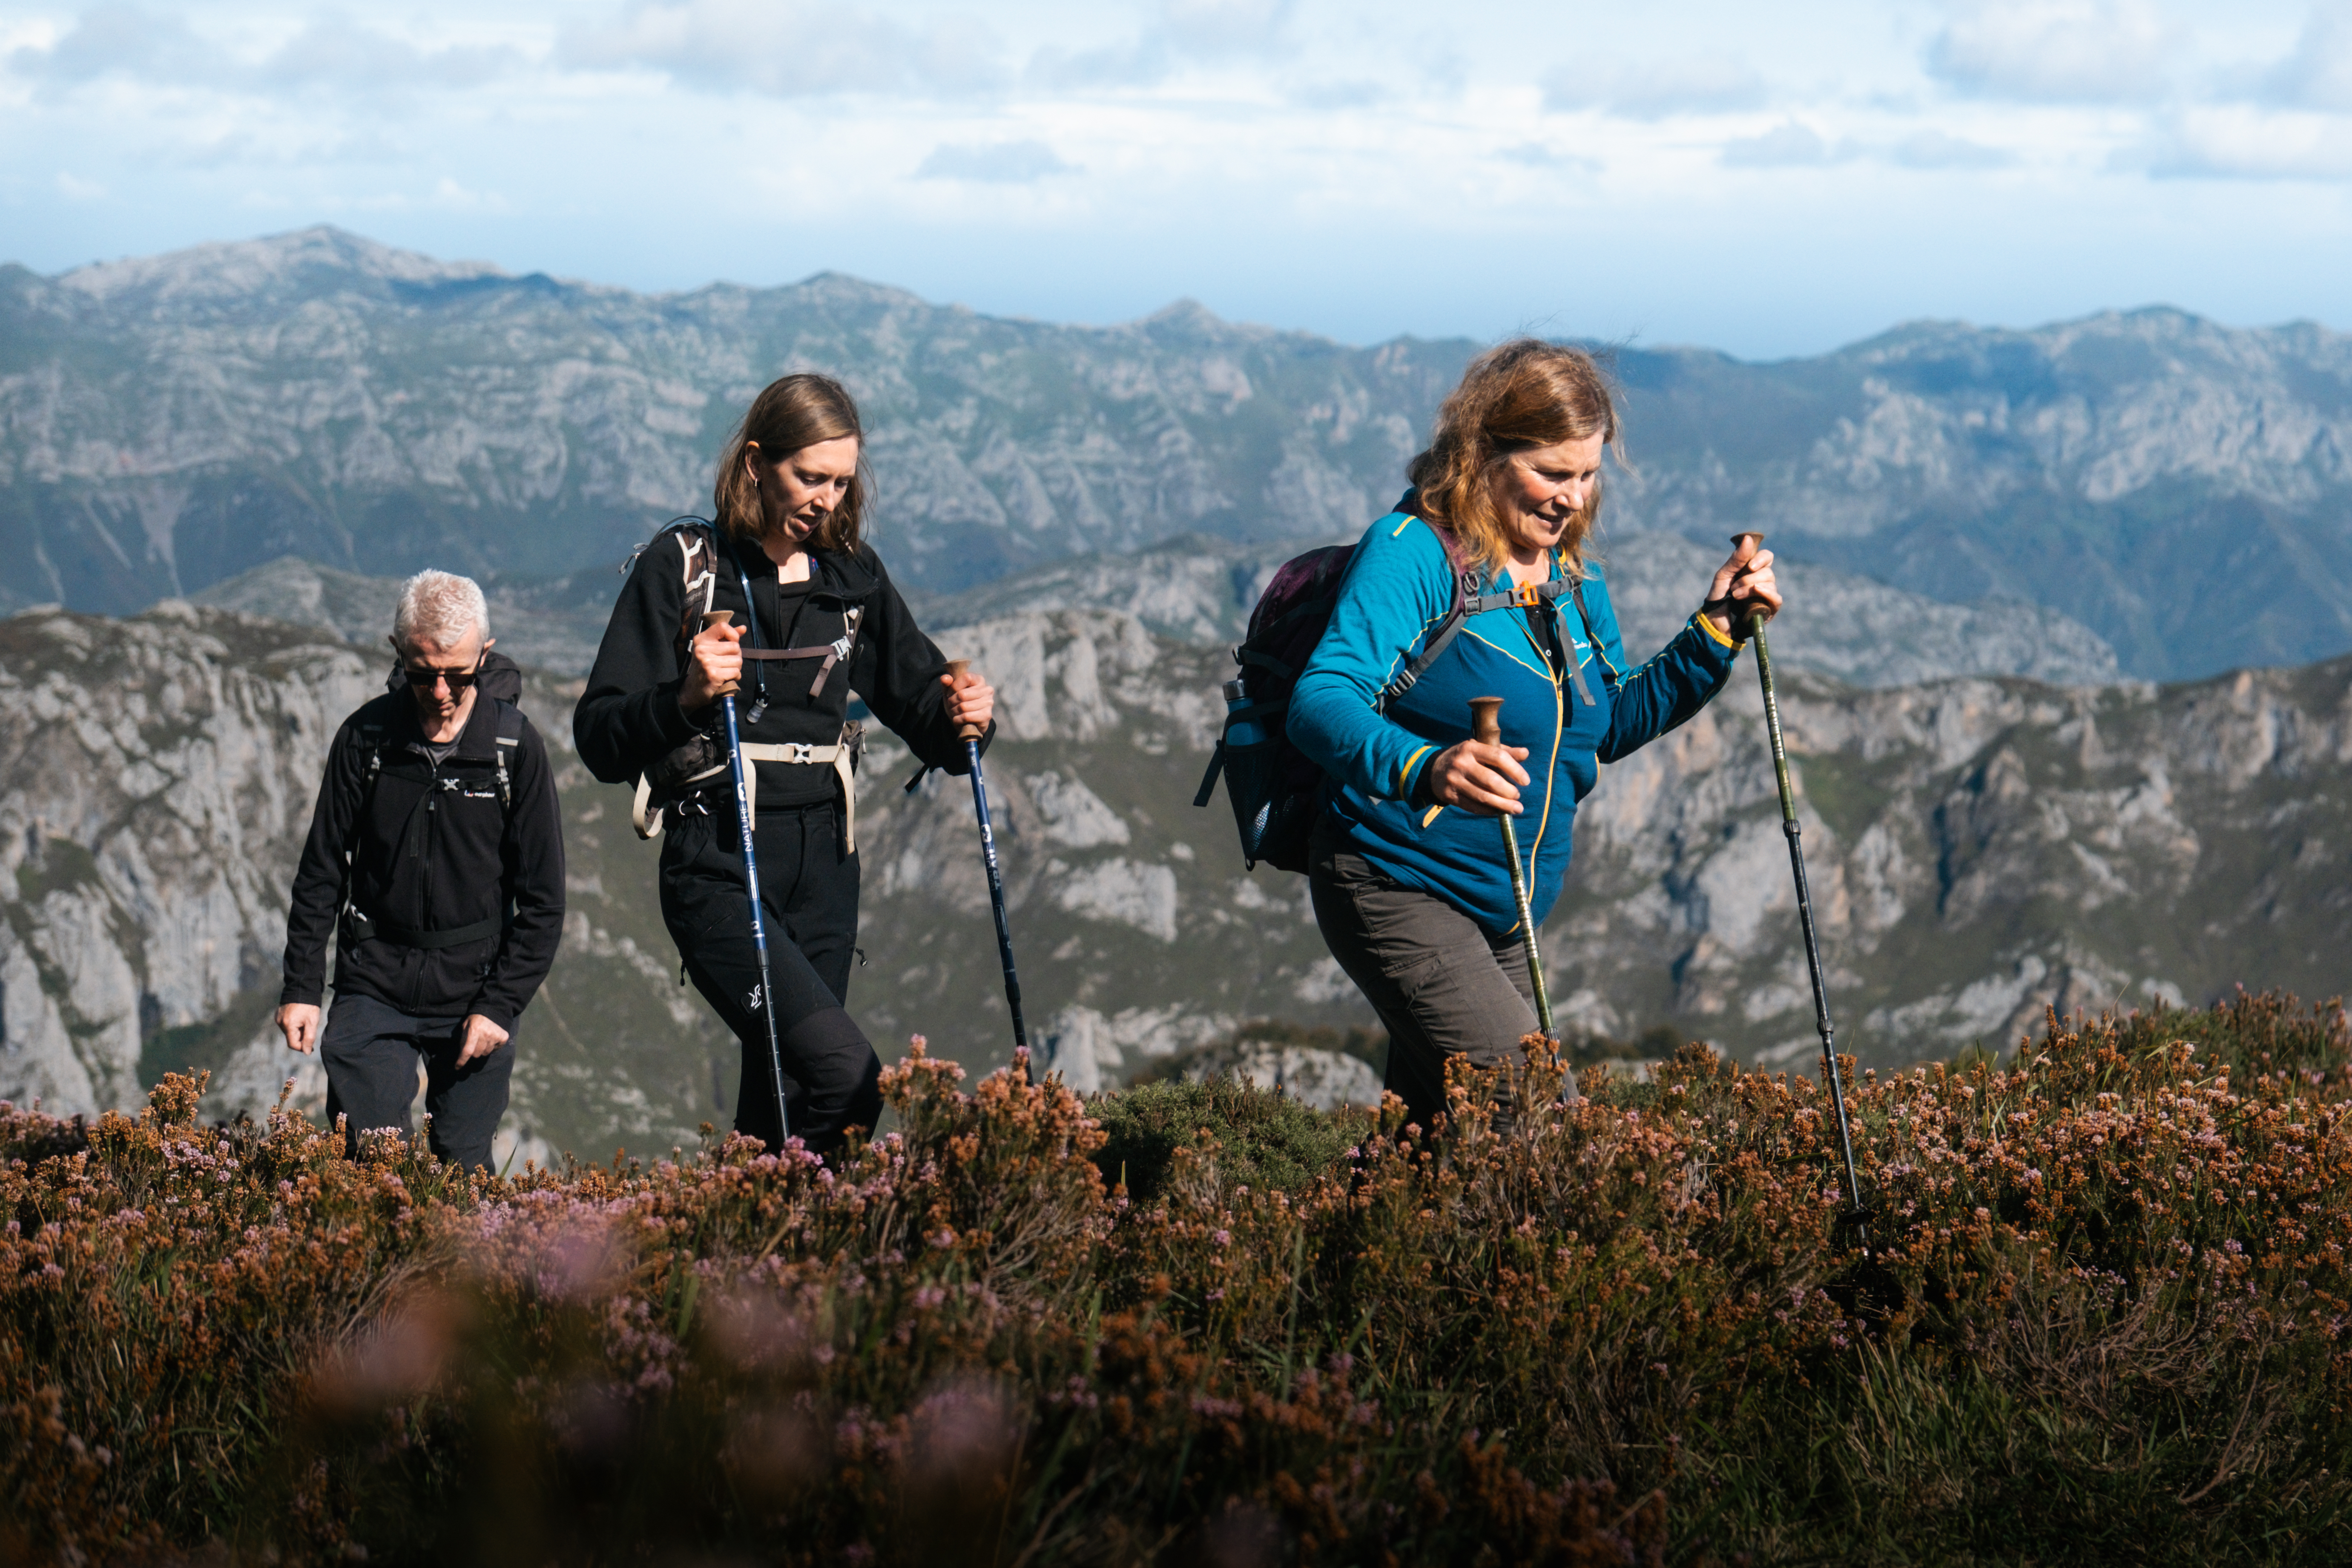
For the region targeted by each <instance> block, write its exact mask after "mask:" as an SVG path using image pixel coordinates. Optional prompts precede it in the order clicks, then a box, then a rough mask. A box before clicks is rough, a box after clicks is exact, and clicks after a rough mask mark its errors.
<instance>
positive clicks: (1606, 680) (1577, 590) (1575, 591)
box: [1568, 577, 1617, 691]
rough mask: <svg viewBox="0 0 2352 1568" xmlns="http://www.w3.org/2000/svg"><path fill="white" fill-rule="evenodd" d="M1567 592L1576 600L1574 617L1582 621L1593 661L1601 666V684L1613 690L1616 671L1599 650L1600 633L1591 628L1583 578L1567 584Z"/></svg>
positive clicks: (1585, 638)
mask: <svg viewBox="0 0 2352 1568" xmlns="http://www.w3.org/2000/svg"><path fill="white" fill-rule="evenodd" d="M1568 592H1569V596H1570V598H1572V599H1574V600H1575V601H1576V618H1577V619H1578V620H1580V621H1582V622H1583V623H1584V640H1585V641H1586V642H1588V643H1591V645H1592V658H1593V662H1594V663H1596V664H1598V665H1600V666H1601V685H1603V686H1605V687H1607V688H1608V689H1610V690H1612V691H1614V690H1616V689H1617V672H1616V671H1615V670H1613V669H1612V668H1609V659H1608V656H1607V655H1605V654H1603V653H1602V652H1601V634H1600V633H1599V632H1596V631H1594V630H1593V629H1592V608H1591V605H1587V604H1586V603H1585V602H1584V579H1583V578H1581V577H1579V578H1577V579H1576V580H1575V581H1573V582H1571V583H1570V584H1569V585H1568Z"/></svg>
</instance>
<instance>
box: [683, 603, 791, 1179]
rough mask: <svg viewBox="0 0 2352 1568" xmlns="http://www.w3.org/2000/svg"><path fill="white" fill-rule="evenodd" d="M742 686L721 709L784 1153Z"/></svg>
mask: <svg viewBox="0 0 2352 1568" xmlns="http://www.w3.org/2000/svg"><path fill="white" fill-rule="evenodd" d="M734 616H735V612H734V611H732V610H711V611H709V612H708V613H706V614H705V615H704V616H703V617H702V627H703V630H705V631H709V629H710V628H711V627H712V626H725V625H726V624H727V623H728V622H729V621H730V620H732V619H733V618H734ZM740 684H741V683H740V682H737V681H730V683H729V684H728V686H727V688H726V689H725V690H723V691H721V692H719V709H720V710H721V711H723V712H724V713H725V714H726V715H727V762H728V765H729V768H730V770H731V771H732V773H733V774H734V777H735V826H736V827H737V828H738V829H740V831H741V833H742V835H743V883H744V886H745V887H747V888H748V889H750V890H751V951H752V952H756V953H758V954H759V956H760V994H759V998H758V1002H757V1005H758V1007H759V1009H760V1016H761V1018H763V1019H765V1020H766V1021H767V1025H768V1076H769V1079H770V1080H771V1081H772V1082H773V1083H774V1084H775V1086H776V1152H777V1153H778V1154H782V1152H784V1149H783V1140H785V1139H786V1138H789V1137H791V1136H792V1131H793V1119H792V1115H791V1113H790V1112H788V1111H787V1110H785V1109H784V1048H783V1047H782V1044H780V1043H779V1042H778V1041H777V1039H776V988H775V986H774V984H772V983H771V982H770V981H769V979H768V922H767V921H765V920H764V919H762V918H761V914H760V860H759V857H758V856H757V855H755V854H754V853H752V849H751V798H752V796H751V790H752V787H753V786H752V782H751V773H750V771H749V770H747V769H746V768H745V767H744V766H743V737H742V735H741V734H740V732H739V731H737V730H736V728H735V691H736V688H737V687H738V686H739V685H740Z"/></svg>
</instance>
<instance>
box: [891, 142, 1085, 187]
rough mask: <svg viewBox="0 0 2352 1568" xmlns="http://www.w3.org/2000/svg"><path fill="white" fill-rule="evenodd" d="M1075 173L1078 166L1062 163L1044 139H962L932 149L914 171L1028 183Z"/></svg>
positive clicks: (920, 175)
mask: <svg viewBox="0 0 2352 1568" xmlns="http://www.w3.org/2000/svg"><path fill="white" fill-rule="evenodd" d="M1076 172H1077V170H1076V165H1074V164H1070V163H1064V162H1062V160H1061V157H1060V155H1059V154H1057V153H1055V151H1054V150H1053V149H1052V148H1051V147H1048V146H1046V145H1045V143H1044V142H961V143H954V144H949V143H942V144H941V145H940V146H937V147H934V148H932V149H931V152H930V156H929V157H927V158H925V159H924V160H923V162H922V166H921V167H919V168H918V169H917V170H916V171H915V178H917V179H919V180H971V181H975V182H978V183H980V184H992V185H1027V184H1035V183H1036V182H1037V181H1039V180H1042V179H1044V178H1045V177H1046V176H1047V175H1048V174H1076Z"/></svg>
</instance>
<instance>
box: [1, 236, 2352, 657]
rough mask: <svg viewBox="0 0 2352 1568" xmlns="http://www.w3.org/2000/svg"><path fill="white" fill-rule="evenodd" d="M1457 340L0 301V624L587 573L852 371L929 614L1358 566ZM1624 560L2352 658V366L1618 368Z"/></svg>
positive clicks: (205, 285)
mask: <svg viewBox="0 0 2352 1568" xmlns="http://www.w3.org/2000/svg"><path fill="white" fill-rule="evenodd" d="M1476 346H1477V345H1475V344H1473V343H1470V342H1465V341H1446V342H1422V341H1417V340H1411V339H1399V340H1396V341H1394V342H1388V343H1383V344H1380V345H1376V346H1373V347H1370V348H1351V347H1348V346H1345V345H1341V344H1337V343H1332V342H1327V341H1324V340H1321V339H1317V338H1314V337H1312V336H1310V335H1308V334H1305V333H1297V332H1279V331H1269V330H1266V329H1263V328H1255V327H1248V326H1241V325H1235V324H1233V323H1228V322H1223V321H1218V320H1217V319H1216V318H1215V317H1213V316H1212V315H1210V314H1209V313H1208V312H1207V311H1205V310H1201V309H1200V308H1199V307H1197V306H1182V307H1171V309H1170V310H1166V311H1162V312H1160V314H1158V315H1155V316H1152V317H1150V318H1147V319H1145V320H1143V321H1136V322H1130V323H1127V324H1125V325H1121V326H1117V327H1108V328H1080V327H1067V326H1056V325H1051V324H1046V323H1040V322H1034V321H1004V320H998V319H993V318H989V317H985V316H981V315H978V314H975V313H973V312H971V311H969V310H961V309H958V308H955V307H942V306H934V305H930V304H928V303H926V302H924V301H922V300H918V299H916V298H914V297H913V296H910V295H908V294H905V293H903V292H899V291H897V290H892V289H885V288H880V287H877V286H875V285H872V284H867V283H863V282H860V281H858V280H856V279H847V278H843V277H840V276H837V275H832V274H820V275H818V276H816V277H814V278H811V279H805V280H803V281H802V282H800V283H797V284H793V285H790V286H788V287H784V288H778V289H746V288H741V287H737V286H733V285H724V284H714V285H711V286H709V287H707V288H704V289H696V290H693V291H691V292H688V293H684V294H677V295H664V296H642V295H636V294H632V293H629V292H628V291H626V290H623V289H610V288H600V287H596V286H593V285H588V284H582V283H574V282H568V281H561V280H557V279H549V278H546V277H543V276H540V275H531V276H528V277H520V278H519V277H513V276H510V275H508V274H505V273H502V272H499V271H498V270H497V269H495V268H488V267H486V266H484V265H482V264H478V263H444V262H439V261H435V260H433V259H431V258H424V257H419V256H415V255H412V254H408V253H404V252H399V251H394V250H392V249H389V248H388V247H383V246H379V245H375V244H373V243H372V242H369V241H366V240H363V239H361V238H358V237H354V236H352V235H348V234H344V233H341V232H340V231H337V230H333V229H323V228H322V229H310V230H304V231H301V232H299V233H296V234H290V235H282V236H278V237H272V238H269V239H264V240H256V241H250V242H245V243H241V244H234V245H221V246H211V247H200V248H198V249H196V250H193V251H187V252H181V253H177V254H175V255H172V256H166V257H157V258H144V259H141V260H137V261H129V262H117V263H109V264H105V265H103V266H99V267H91V268H79V269H77V270H75V271H72V272H68V273H66V274H63V275H60V276H58V277H57V278H42V277H39V276H37V275H36V274H33V273H31V272H29V271H26V269H24V268H0V609H8V608H18V607H23V606H26V605H32V604H36V603H41V602H50V601H55V602H61V603H64V604H67V605H71V606H72V607H74V608H76V609H80V610H88V611H103V612H109V613H118V614H120V613H126V612H131V611H135V610H137V609H139V608H141V607H142V606H143V605H148V604H151V603H153V602H154V601H156V600H157V599H159V598H162V597H164V596H168V595H194V594H196V593H199V592H201V591H203V590H204V589H205V588H207V587H209V586H211V585H213V584H217V583H220V582H223V581H226V580H227V579H229V578H233V577H235V576H236V575H237V574H240V573H243V572H245V571H247V570H249V569H250V568H253V567H255V566H257V565H260V564H262V563H266V562H268V561H269V560H272V559H274V558H276V557H278V556H279V555H283V554H288V553H292V554H297V555H300V556H302V557H304V558H306V559H309V560H310V561H313V562H316V563H320V564H322V565H325V566H329V567H331V568H334V569H337V570H342V571H349V572H356V573H359V574H367V575H395V574H402V573H405V572H407V571H412V570H415V568H416V567H417V566H420V565H424V564H427V563H431V564H438V565H442V566H446V567H448V568H451V569H455V570H465V571H470V572H473V573H476V574H505V575H506V576H507V577H509V578H520V577H525V576H530V577H561V576H563V575H564V574H572V573H575V572H580V571H583V569H586V568H589V567H591V566H609V565H610V564H612V563H616V562H617V561H618V560H619V559H620V558H621V557H622V556H623V555H624V554H625V552H626V551H627V549H628V548H629V547H630V546H631V545H633V544H635V542H638V541H639V540H641V539H642V538H643V537H644V536H645V535H646V533H648V532H649V531H651V529H652V528H653V527H654V526H656V524H657V523H658V522H659V521H660V519H661V518H662V517H664V516H666V515H667V514H668V513H670V512H672V511H676V510H688V509H692V508H694V507H696V506H698V505H700V504H702V503H703V501H704V500H705V498H706V496H707V490H708V479H709V465H710V463H711V462H712V460H713V458H714V456H715V454H716V452H717V450H718V448H719V444H720V441H721V438H722V437H723V436H724V434H725V432H726V429H727V427H728V426H729V424H730V421H731V420H732V419H733V418H734V417H735V416H736V414H737V413H738V411H740V408H741V407H742V406H743V405H745V404H746V403H747V402H748V400H749V398H750V397H751V395H752V393H753V392H754V391H755V390H756V389H757V388H758V387H759V386H760V385H761V384H763V383H764V382H765V381H766V380H768V379H769V378H770V377H772V375H774V374H779V373H781V372H782V371H784V370H787V369H792V368H814V369H824V370H828V371H832V372H835V373H837V374H842V375H844V376H845V378H846V379H847V380H848V381H849V383H850V384H851V385H852V387H853V388H854V389H855V390H856V393H857V394H858V395H859V397H860V399H861V400H862V402H863V404H864V405H865V408H866V415H867V418H868V424H869V427H870V429H871V432H872V437H871V443H870V445H871V456H872V458H873V465H874V469H875V473H876V475H877V481H878V484H879V494H878V502H877V513H876V521H877V531H878V537H879V538H880V539H881V540H882V541H883V542H884V543H885V546H886V548H887V550H888V552H890V559H891V561H892V563H893V566H894V569H895V570H896V571H897V572H898V574H899V575H900V577H901V578H902V579H903V580H904V581H905V582H906V583H907V584H908V585H909V586H910V587H911V588H913V589H915V590H918V591H919V592H923V593H927V594H932V595H945V594H952V593H956V592H960V591H963V590H967V589H971V588H975V587H978V586H980V585H982V584H987V583H990V582H993V581H995V580H997V579H999V578H1002V577H1005V576H1008V575H1011V574H1016V573H1020V572H1024V571H1028V570H1032V569H1035V568H1039V567H1046V566H1050V565H1051V564H1052V563H1056V562H1060V561H1064V560H1066V559H1068V558H1070V557H1072V556H1075V555H1081V554H1087V553H1110V554H1120V553H1129V552H1134V551H1136V550H1139V549H1144V548H1148V547H1150V546H1152V545H1154V544H1157V543H1159V542H1162V541H1165V540H1168V539H1171V538H1173V537H1175V536H1177V535H1180V534H1186V533H1199V534H1206V535H1208V536H1210V537H1212V538H1214V539H1217V540H1221V541H1224V542H1228V543H1231V544H1236V545H1248V544H1252V543H1265V542H1276V541H1279V542H1291V541H1307V540H1315V539H1321V538H1331V537H1339V536H1343V535H1347V534H1350V533H1353V532H1354V531H1358V530H1360V528H1361V527H1362V526H1363V524H1364V522H1365V521H1367V520H1368V519H1369V518H1370V517H1371V516H1373V515H1376V514H1377V512H1378V511H1380V510H1382V509H1384V508H1385V507H1386V506H1387V505H1388V504H1389V502H1390V501H1391V500H1392V499H1393V497H1394V495H1395V494H1396V492H1397V490H1398V489H1399V488H1400V485H1401V476H1402V468H1403V464H1404V461H1405V459H1406V458H1407V457H1409V455H1410V454H1411V453H1412V451H1413V450H1414V449H1415V448H1416V447H1418V446H1419V445H1420V443H1421V440H1422V439H1423V437H1424V435H1425V433H1426V430H1427V428H1428V425H1429V421H1430V418H1431V416H1432V414H1433V410H1434V409H1435V407H1436V405H1437V401H1438V399H1439V398H1440V397H1441V396H1442V395H1443V394H1444V391H1445V390H1446V389H1447V388H1448V387H1449V386H1450V385H1451V384H1452V383H1453V381H1454V378H1455V377H1456V376H1457V374H1459V371H1460V368H1461V366H1462V364H1463V363H1465V361H1466V360H1467V359H1468V357H1469V356H1470V355H1471V354H1472V353H1474V352H1475V348H1476ZM1612 357H1613V364H1614V369H1615V373H1616V374H1617V376H1618V378H1619V380H1620V382H1621V384H1622V390H1623V393H1624V408H1625V417H1626V438H1625V443H1624V447H1625V452H1626V453H1627V454H1628V455H1630V456H1631V457H1632V458H1633V466H1632V467H1631V468H1620V469H1618V470H1616V471H1614V472H1612V476H1611V484H1612V489H1613V499H1612V501H1611V503H1610V504H1611V512H1610V517H1611V520H1612V523H1611V526H1612V531H1613V532H1614V533H1615V534H1616V535H1617V537H1618V538H1619V539H1620V540H1630V539H1632V538H1633V536H1636V535H1639V534H1642V533H1644V532H1664V533H1668V534H1673V535H1676V536H1680V537H1683V538H1686V539H1689V540H1692V541H1694V542H1697V543H1699V544H1700V545H1702V546H1703V547H1706V548H1714V547H1715V544H1716V542H1717V541H1718V540H1719V539H1720V538H1721V537H1722V536H1723V535H1725V534H1726V533H1728V532H1730V531H1733V530H1734V529H1736V528H1748V527H1761V528H1763V529H1764V530H1766V531H1768V532H1769V533H1770V534H1771V535H1772V536H1773V538H1774V541H1775V542H1776V544H1777V545H1778V546H1780V548H1782V549H1783V551H1784V553H1785V554H1786V555H1788V556H1789V557H1790V559H1792V560H1795V561H1798V562H1803V563H1816V564H1819V565H1823V566H1831V567H1836V568H1839V569H1842V570H1843V571H1846V572H1848V573H1852V574H1858V575H1861V576H1864V577H1869V578H1874V579H1876V580H1879V581H1882V582H1885V583H1889V584H1895V586H1898V587H1901V588H1904V589H1906V590H1907V591H1909V592H1912V593H1915V594H1917V595H1922V596H1924V597H1926V598H1928V599H1931V600H1935V601H1937V602H1938V603H1945V604H1970V603H1974V602H1977V601H1980V600H1984V599H1987V598H1989V597H1997V598H2000V599H2005V600H2013V601H2017V602H2020V603H2026V604H2032V605H2040V606H2042V607H2043V608H2045V609H2051V610H2055V611H2058V612H2060V613H2062V614H2063V615H2064V616H2068V617H2070V618H2072V619H2073V620H2074V621H2075V622H2078V623H2080V624H2081V625H2082V626H2087V627H2088V628H2089V629H2090V630H2091V631H2092V632H2093V633H2095V635H2096V636H2097V637H2100V638H2102V639H2104V640H2105V642H2106V643H2107V644H2108V645H2109V646H2110V647H2113V648H2114V649H2115V650H2116V654H2117V657H2118V658H2119V660H2120V664H2121V668H2124V669H2126V670H2127V671H2129V672H2131V673H2133V674H2136V675H2138V676H2142V677H2167V678H2180V677H2191V676H2199V675H2204V674H2210V673H2212V672H2214V671H2216V670H2219V669H2222V668H2231V667H2233V666H2236V665H2239V664H2244V663H2250V662H2253V663H2276V664H2294V663H2300V662H2304V661H2306V660H2309V659H2313V658H2323V657H2328V656H2332V655H2333V654H2336V653H2338V652H2341V651H2344V650H2345V649H2346V648H2347V647H2352V591H2347V590H2352V577H2347V569H2346V568H2345V567H2344V566H2343V564H2342V563H2344V562H2345V561H2347V559H2352V550H2348V549H2347V546H2352V456H2347V454H2352V340H2347V338H2346V337H2344V336H2343V335H2341V334H2338V333H2335V332H2331V331H2327V330H2326V329H2324V328H2321V327H2318V326H2315V325H2312V324H2309V323H2297V324H2293V325H2289V326H2285V327H2279V328H2272V329H2232V328H2225V327H2221V326H2219V325H2217V324H2215V323H2212V322H2210V321H2200V320H2199V319H2197V318H2194V317H2189V316H2186V315H2183V314H2181V313H2179V312H2178V311H2170V310H2137V311H2131V312H2120V313H2119V312H2108V313H2105V314H2101V315H2098V316H2094V317H2090V318H2086V319H2084V320H2082V321H2072V322H2064V323H2059V324H2056V325H2053V326H2050V327H2045V328H2039V329H2035V330H2033V331H2001V330H1990V329H1979V328H1973V327H1967V326H1962V325H1959V324H1957V323H1948V322H1936V323H1916V324H1913V325H1910V326H1906V327H1902V328H1897V329H1895V331H1890V332H1888V333H1886V334H1884V335H1882V336H1881V337H1879V338H1876V339H1873V340H1871V341H1869V342H1864V343H1859V344H1855V345H1853V346H1852V347H1850V348H1847V349H1843V350H1840V351H1838V352H1836V353H1831V354H1825V355H1821V356H1817V357H1814V358H1811V359H1804V360H1792V361H1786V362H1781V363H1772V364H1748V363H1741V362H1738V361H1734V360H1731V359H1728V358H1727V357H1725V356H1722V355H1720V354H1713V353H1706V352H1704V351H1699V350H1685V349H1657V350H1651V349H1634V348H1621V349H1619V350H1617V351H1615V353H1614V354H1613V356H1612Z"/></svg>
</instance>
